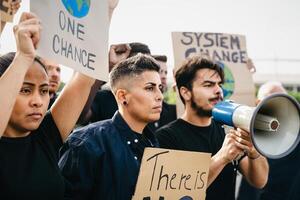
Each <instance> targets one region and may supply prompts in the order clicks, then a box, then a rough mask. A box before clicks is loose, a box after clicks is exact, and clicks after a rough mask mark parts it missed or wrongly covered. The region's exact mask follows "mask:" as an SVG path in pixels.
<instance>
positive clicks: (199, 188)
mask: <svg viewBox="0 0 300 200" xmlns="http://www.w3.org/2000/svg"><path fill="white" fill-rule="evenodd" d="M178 158H180V159H178ZM210 158H211V154H210V153H199V152H190V151H178V150H170V149H160V148H146V149H145V151H144V155H143V159H142V163H141V168H140V173H139V177H138V181H137V185H136V188H135V194H134V196H133V198H132V199H133V200H158V199H159V200H170V199H172V200H184V199H185V200H201V199H205V196H206V188H207V178H208V170H209V165H210Z"/></svg>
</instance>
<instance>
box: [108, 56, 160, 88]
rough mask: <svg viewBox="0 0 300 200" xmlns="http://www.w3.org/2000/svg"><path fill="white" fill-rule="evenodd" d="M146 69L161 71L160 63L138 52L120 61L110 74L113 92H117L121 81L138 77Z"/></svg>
mask: <svg viewBox="0 0 300 200" xmlns="http://www.w3.org/2000/svg"><path fill="white" fill-rule="evenodd" d="M145 71H155V72H159V64H158V63H157V61H155V59H154V58H152V57H151V56H149V55H145V54H137V55H136V56H133V57H130V58H127V59H126V60H124V61H121V62H120V63H118V64H117V66H116V67H114V68H113V70H112V71H111V72H110V74H109V83H110V87H111V89H112V91H113V93H116V91H117V89H118V88H117V87H118V84H119V82H121V81H122V80H125V79H127V80H128V79H131V78H132V77H136V76H138V75H140V74H142V73H143V72H145Z"/></svg>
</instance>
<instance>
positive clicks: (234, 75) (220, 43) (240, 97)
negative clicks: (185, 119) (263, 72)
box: [172, 32, 255, 107]
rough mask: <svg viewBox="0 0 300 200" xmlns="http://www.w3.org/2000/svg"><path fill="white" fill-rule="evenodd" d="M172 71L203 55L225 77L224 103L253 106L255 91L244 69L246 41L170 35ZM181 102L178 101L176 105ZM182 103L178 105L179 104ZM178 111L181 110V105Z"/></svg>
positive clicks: (215, 35) (229, 36)
mask: <svg viewBox="0 0 300 200" xmlns="http://www.w3.org/2000/svg"><path fill="white" fill-rule="evenodd" d="M172 40H173V50H174V59H175V67H176V68H178V67H180V65H181V64H182V62H183V61H184V60H185V59H186V58H187V57H190V56H193V55H195V54H206V55H208V56H209V57H210V58H211V59H213V60H214V61H216V62H218V63H219V64H220V66H221V67H222V68H223V70H224V73H225V82H224V84H223V94H224V99H230V100H233V101H236V102H237V103H240V104H246V105H249V106H254V105H255V87H254V83H253V80H252V74H251V72H250V71H249V70H248V68H247V64H246V63H247V59H248V56H247V50H246V38H245V36H243V35H235V34H225V33H202V32H200V33H197V32H173V33H172ZM177 102H180V100H179V98H178V101H177ZM180 103H181V102H180ZM179 107H183V106H182V105H181V106H180V105H179Z"/></svg>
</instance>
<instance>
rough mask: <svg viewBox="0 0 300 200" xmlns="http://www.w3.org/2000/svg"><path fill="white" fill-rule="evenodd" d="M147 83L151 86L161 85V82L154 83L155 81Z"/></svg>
mask: <svg viewBox="0 0 300 200" xmlns="http://www.w3.org/2000/svg"><path fill="white" fill-rule="evenodd" d="M145 85H151V86H156V85H158V86H161V84H156V83H153V82H147V83H145Z"/></svg>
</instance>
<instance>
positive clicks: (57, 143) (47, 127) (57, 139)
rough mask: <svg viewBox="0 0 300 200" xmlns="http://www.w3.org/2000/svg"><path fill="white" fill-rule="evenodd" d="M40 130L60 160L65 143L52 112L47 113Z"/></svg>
mask: <svg viewBox="0 0 300 200" xmlns="http://www.w3.org/2000/svg"><path fill="white" fill-rule="evenodd" d="M39 129H40V131H41V132H42V134H44V135H45V137H46V142H47V143H50V145H51V146H52V147H53V148H54V150H55V152H56V153H57V158H58V152H59V149H60V148H61V146H62V145H63V141H62V138H61V135H60V132H59V130H58V128H57V126H56V124H55V122H54V119H53V117H52V114H51V112H50V111H48V112H47V113H46V115H45V117H44V119H43V121H42V123H41V125H40V127H39Z"/></svg>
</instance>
